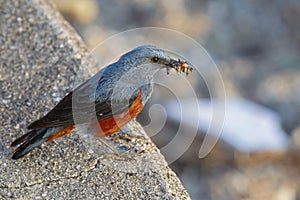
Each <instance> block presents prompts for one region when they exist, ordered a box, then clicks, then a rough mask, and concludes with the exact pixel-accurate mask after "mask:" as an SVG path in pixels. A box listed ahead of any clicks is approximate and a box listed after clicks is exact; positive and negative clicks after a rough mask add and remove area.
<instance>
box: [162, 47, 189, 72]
mask: <svg viewBox="0 0 300 200" xmlns="http://www.w3.org/2000/svg"><path fill="white" fill-rule="evenodd" d="M167 54H168V55H169V57H170V59H169V60H168V61H167V62H166V63H165V67H166V69H167V74H169V73H170V69H174V70H175V71H176V72H177V73H181V72H183V73H185V74H186V75H188V74H189V73H190V72H192V71H193V68H192V64H191V63H189V62H188V61H186V60H185V59H184V58H182V57H181V56H179V55H177V54H175V53H173V52H167Z"/></svg>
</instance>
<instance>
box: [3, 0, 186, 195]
mask: <svg viewBox="0 0 300 200" xmlns="http://www.w3.org/2000/svg"><path fill="white" fill-rule="evenodd" d="M87 67H90V68H92V67H96V65H95V62H93V60H92V59H91V58H90V57H89V55H88V51H87V50H86V48H85V46H84V44H83V42H82V40H81V39H80V38H79V37H78V36H77V35H76V33H75V32H74V31H73V29H72V28H71V27H70V26H69V25H68V23H66V22H65V21H64V19H63V18H62V17H61V16H60V14H59V13H58V12H57V11H56V10H55V8H53V5H49V4H48V3H45V2H44V1H38V0H32V1H26V0H24V1H21V0H19V1H6V0H0V88H1V98H0V113H1V114H0V124H1V125H0V198H2V199H8V198H13V199H70V198H72V199H73V198H77V199H189V195H188V194H187V192H186V191H185V189H184V188H183V186H182V185H181V183H180V181H179V180H178V178H177V177H176V175H175V173H174V172H172V171H171V170H170V168H169V167H168V166H167V164H166V162H165V160H164V158H163V156H162V155H161V154H160V153H159V151H158V149H157V148H156V147H155V145H154V144H153V143H152V142H151V140H150V139H149V138H148V137H147V136H146V134H145V132H144V131H143V129H142V128H141V126H140V125H139V124H138V123H137V122H132V123H131V124H130V126H129V128H128V129H127V130H126V132H127V133H129V134H120V135H116V136H113V137H109V138H107V139H106V142H107V143H109V144H110V145H111V146H114V147H115V148H118V149H119V150H120V151H122V150H123V151H125V152H123V153H121V154H120V155H116V154H112V153H111V152H110V151H109V149H107V148H106V147H105V146H104V145H102V144H100V143H99V142H96V141H95V140H93V139H89V137H82V133H80V132H78V133H77V134H72V135H70V136H66V137H64V138H62V139H59V140H57V141H55V142H49V143H47V144H44V145H42V147H41V148H37V149H35V150H34V151H33V152H32V153H30V154H29V155H27V156H26V157H24V158H22V159H20V160H17V161H14V160H12V159H11V158H10V157H11V154H12V151H13V149H11V148H10V147H9V144H10V143H11V142H12V141H13V140H14V139H15V138H17V137H18V136H20V135H22V134H24V133H25V132H26V126H27V125H28V124H29V123H30V122H31V121H33V120H35V119H38V118H39V117H41V116H42V115H43V114H45V113H46V112H47V111H49V110H50V109H51V108H52V106H54V105H55V103H57V102H58V101H59V100H60V98H62V97H63V96H64V95H65V94H66V92H68V91H69V90H70V89H72V88H73V87H74V86H75V85H76V84H78V83H80V82H81V81H83V80H84V79H86V78H87V76H88V75H89V74H88V72H87V70H86V69H87ZM84 75H87V76H84Z"/></svg>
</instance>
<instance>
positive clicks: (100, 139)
mask: <svg viewBox="0 0 300 200" xmlns="http://www.w3.org/2000/svg"><path fill="white" fill-rule="evenodd" d="M98 140H99V141H100V142H101V143H102V144H104V146H106V147H107V148H109V149H110V150H111V151H112V152H114V154H116V155H120V153H119V152H118V150H117V149H116V148H114V147H112V146H110V145H109V144H108V143H107V142H105V141H104V140H103V139H102V138H99V137H98Z"/></svg>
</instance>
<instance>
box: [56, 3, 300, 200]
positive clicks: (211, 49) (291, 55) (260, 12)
mask: <svg viewBox="0 0 300 200" xmlns="http://www.w3.org/2000/svg"><path fill="white" fill-rule="evenodd" d="M54 2H55V3H56V5H57V7H58V9H59V10H60V11H61V13H62V14H63V15H64V17H65V18H66V19H67V20H68V21H69V22H70V23H71V24H72V26H73V27H74V28H75V29H76V30H77V31H78V33H79V34H80V35H81V36H82V38H83V40H84V41H85V42H86V44H87V45H88V47H89V48H90V49H93V48H94V47H95V45H97V44H98V43H99V42H101V41H104V40H105V39H107V38H108V37H110V36H112V35H113V34H116V33H119V32H122V31H125V30H128V29H132V28H140V27H164V28H169V29H174V30H177V31H180V32H182V33H184V34H186V35H188V36H190V37H192V38H193V39H194V40H196V41H197V42H198V43H200V44H201V45H202V46H203V47H204V48H205V49H206V50H207V51H208V53H209V54H210V56H211V57H212V59H213V60H214V61H215V63H216V64H217V66H218V69H219V71H220V72H221V75H222V78H223V81H224V86H225V90H226V94H227V97H228V100H227V107H226V114H227V115H226V120H225V125H224V129H223V132H222V135H221V140H218V142H217V144H216V146H215V147H214V148H213V150H212V151H211V152H210V154H208V156H206V157H205V158H202V159H200V158H199V157H198V153H199V149H200V146H201V144H202V142H203V138H204V136H205V134H206V131H205V130H206V129H205V128H204V127H205V126H206V125H204V126H199V127H190V126H191V125H189V123H188V121H184V120H183V121H181V120H180V116H179V117H178V116H177V115H176V114H173V115H171V114H170V113H174V112H172V110H174V109H175V108H174V106H173V107H172V105H173V100H172V98H174V96H172V95H171V94H170V95H168V94H167V93H168V92H167V91H164V88H160V87H158V88H155V92H154V96H153V98H152V100H151V101H150V102H149V103H148V104H147V107H146V109H144V111H143V113H142V114H141V115H140V116H139V117H138V121H139V122H140V123H141V124H142V125H144V126H146V128H145V129H146V131H147V133H151V131H152V130H151V126H147V125H148V124H149V123H150V121H151V117H150V116H149V108H151V105H154V104H162V105H163V106H165V112H166V113H167V115H168V118H167V119H166V123H165V125H164V127H163V128H162V129H161V130H160V131H159V132H158V133H156V134H155V135H154V136H153V137H151V138H152V140H153V141H154V142H155V143H156V144H157V145H158V147H163V146H164V145H166V144H167V143H168V142H169V141H171V140H172V138H173V137H174V133H176V132H177V129H178V124H179V123H182V124H183V126H184V127H185V129H184V130H186V131H187V132H188V130H189V129H191V128H197V130H198V133H197V136H196V137H195V139H194V140H193V143H192V145H190V146H189V148H188V150H187V151H185V153H184V154H183V155H182V156H181V157H180V158H179V159H177V160H176V161H175V162H173V163H172V164H171V165H170V167H171V168H172V169H173V170H174V171H175V172H176V173H177V175H178V177H179V179H180V180H181V181H182V183H183V185H184V186H185V188H186V189H187V191H188V192H189V194H190V195H191V197H192V199H278V200H279V199H283V200H289V199H300V181H299V180H300V176H299V169H300V168H299V167H300V162H299V158H300V156H299V154H298V152H299V149H300V126H299V121H300V120H299V119H300V100H299V99H300V62H299V58H300V57H299V56H300V23H299V19H300V1H298V0H286V1H280V0H274V1H272V2H270V1H266V0H262V1H251V0H244V1H240V0H228V1H218V0H211V1H210V0H205V1H200V0H185V1H184V0H165V1H160V0H153V1H145V0H123V1H116V0H55V1H54ZM108 53H109V50H108ZM192 83H193V84H194V87H195V88H197V93H198V94H197V96H198V97H199V109H200V113H199V114H201V120H203V123H204V124H205V121H207V119H209V116H210V115H211V111H210V109H209V107H210V103H209V101H208V100H207V98H208V97H209V94H208V92H207V87H206V86H205V84H203V81H201V80H196V81H193V82H192ZM217 89H218V88H217ZM183 96H184V94H183ZM184 97H186V99H187V100H186V101H184V103H183V106H186V107H187V108H188V106H189V100H188V95H186V96H184ZM175 113H176V112H175ZM194 114H197V113H194ZM152 117H153V116H152ZM154 117H155V116H154ZM211 137H214V136H213V134H211Z"/></svg>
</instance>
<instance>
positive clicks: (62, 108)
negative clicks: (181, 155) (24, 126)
mask: <svg viewBox="0 0 300 200" xmlns="http://www.w3.org/2000/svg"><path fill="white" fill-rule="evenodd" d="M86 84H87V83H84V84H83V85H81V86H79V88H78V89H75V90H74V91H73V92H70V93H69V94H68V95H67V96H65V97H64V98H63V99H62V100H61V101H60V102H59V103H58V104H57V105H56V106H55V107H54V108H53V109H52V110H51V111H50V112H49V113H48V114H47V115H45V116H44V117H42V118H41V119H39V120H37V121H34V122H33V123H31V124H30V125H29V126H28V129H36V128H51V127H59V126H64V127H65V126H70V125H74V123H75V122H76V123H78V124H80V123H86V122H89V121H91V120H93V119H95V117H96V115H97V120H102V119H107V118H110V117H112V116H113V115H115V114H120V113H123V112H127V111H128V109H129V108H130V106H131V105H132V104H133V102H134V101H135V100H136V99H137V98H138V96H139V91H138V90H137V91H136V92H134V94H133V95H132V96H131V97H130V98H128V99H119V100H118V101H116V102H115V101H114V104H113V105H114V106H113V109H112V102H111V101H110V100H109V99H106V100H104V101H96V102H95V101H91V99H93V98H90V97H89V96H91V94H93V93H94V92H95V90H83V89H82V86H85V85H86ZM94 84H95V83H94ZM89 89H90V88H89ZM74 93H75V94H76V95H74ZM74 96H75V98H74ZM78 99H81V100H78ZM75 100H76V103H73V101H75ZM74 105H75V106H74ZM112 110H113V111H112ZM74 118H75V119H74Z"/></svg>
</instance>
